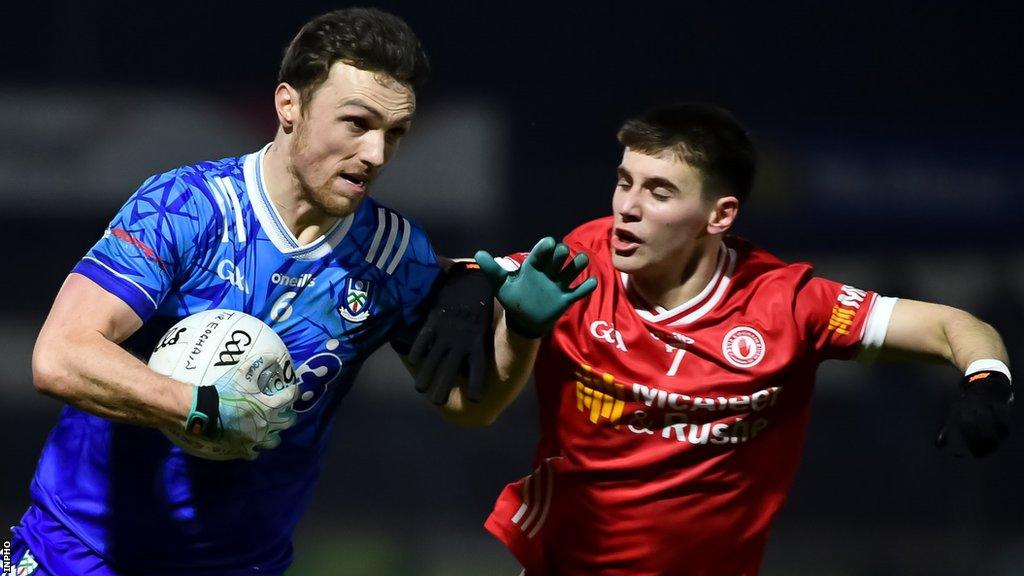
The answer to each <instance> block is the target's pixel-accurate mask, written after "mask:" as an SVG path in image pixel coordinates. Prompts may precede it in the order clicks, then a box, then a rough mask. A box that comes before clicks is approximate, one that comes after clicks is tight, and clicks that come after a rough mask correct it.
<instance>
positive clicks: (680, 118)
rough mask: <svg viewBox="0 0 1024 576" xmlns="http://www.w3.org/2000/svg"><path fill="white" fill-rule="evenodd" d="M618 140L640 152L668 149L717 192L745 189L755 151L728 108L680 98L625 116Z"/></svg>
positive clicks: (749, 184) (743, 193) (736, 192)
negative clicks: (626, 117)
mask: <svg viewBox="0 0 1024 576" xmlns="http://www.w3.org/2000/svg"><path fill="white" fill-rule="evenodd" d="M618 136H619V142H620V143H621V144H622V145H623V146H626V147H628V148H630V149H633V150H636V151H637V152H640V153H643V154H649V155H654V154H660V153H662V152H665V151H671V152H673V153H675V154H677V155H678V156H679V157H680V158H681V159H682V160H684V161H685V162H686V163H687V164H689V165H690V166H693V167H694V168H696V169H697V170H699V171H700V173H701V175H702V176H703V177H704V179H705V182H706V183H707V184H709V186H708V188H710V189H711V191H712V193H713V194H715V195H716V196H728V195H732V196H736V197H737V198H738V199H739V200H740V201H743V200H745V199H746V198H747V196H749V195H750V188H751V187H752V185H753V181H754V174H755V172H756V170H757V153H756V151H755V150H754V144H753V142H751V141H750V137H749V136H748V135H747V132H746V130H745V129H744V128H743V126H742V125H741V124H740V123H739V121H738V120H736V118H735V117H734V116H733V115H732V114H730V113H729V112H728V111H727V110H725V109H723V108H719V107H718V106H714V105H711V104H702V103H695V102H684V103H680V104H673V105H671V106H666V107H663V108H656V109H654V110H651V111H650V112H647V113H646V114H644V115H642V116H640V117H637V118H631V119H629V120H627V121H626V122H625V123H624V124H623V125H622V128H621V129H619V134H618Z"/></svg>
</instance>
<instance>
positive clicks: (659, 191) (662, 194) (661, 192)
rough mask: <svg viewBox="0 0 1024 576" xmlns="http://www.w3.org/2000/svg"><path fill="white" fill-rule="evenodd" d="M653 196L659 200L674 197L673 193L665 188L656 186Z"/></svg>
mask: <svg viewBox="0 0 1024 576" xmlns="http://www.w3.org/2000/svg"><path fill="white" fill-rule="evenodd" d="M651 196H653V197H654V199H655V200H657V201H659V202H664V201H666V200H669V199H671V198H672V194H671V193H669V192H668V191H666V190H665V189H664V188H655V189H654V190H651Z"/></svg>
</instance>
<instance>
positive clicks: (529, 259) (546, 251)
mask: <svg viewBox="0 0 1024 576" xmlns="http://www.w3.org/2000/svg"><path fill="white" fill-rule="evenodd" d="M555 244H556V242H555V239H554V238H552V237H550V236H547V237H545V238H541V239H540V241H539V242H537V244H535V245H534V246H533V249H532V250H530V253H529V254H528V255H527V256H526V260H525V261H524V262H523V268H528V267H530V268H536V269H537V270H540V271H541V272H543V271H545V270H547V267H548V265H549V264H551V257H552V253H553V252H554V250H555Z"/></svg>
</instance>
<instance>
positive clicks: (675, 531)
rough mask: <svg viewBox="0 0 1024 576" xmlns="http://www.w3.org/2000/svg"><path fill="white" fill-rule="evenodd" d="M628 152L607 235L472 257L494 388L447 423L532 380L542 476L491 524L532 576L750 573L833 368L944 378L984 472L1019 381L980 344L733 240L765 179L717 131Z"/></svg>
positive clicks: (457, 407) (954, 436) (637, 134)
mask: <svg viewBox="0 0 1024 576" xmlns="http://www.w3.org/2000/svg"><path fill="white" fill-rule="evenodd" d="M619 141H620V142H621V143H622V145H623V146H624V148H625V150H624V152H623V155H622V162H621V163H620V165H619V167H618V182H617V184H616V186H615V192H614V194H613V196H612V215H611V216H609V217H606V218H602V219H599V220H595V221H592V222H589V223H587V224H584V225H583V226H580V227H579V228H577V229H576V230H574V231H573V232H571V233H570V234H569V235H568V236H566V237H565V240H564V243H562V244H556V243H555V241H554V240H551V239H546V240H544V241H542V242H541V243H540V244H538V246H537V247H535V248H534V250H533V251H532V252H531V254H530V255H528V256H526V255H524V254H517V255H513V256H512V257H510V258H504V259H498V261H495V259H493V258H491V256H490V255H488V254H487V253H486V252H480V253H478V254H477V258H476V259H477V262H478V263H479V264H480V266H481V267H482V269H483V272H484V273H485V274H486V275H487V276H488V277H490V278H491V279H492V281H493V283H494V285H495V286H496V287H497V297H498V300H499V301H500V303H501V304H502V305H503V306H504V308H505V314H504V316H503V319H502V320H501V321H500V322H499V323H498V327H497V335H496V338H495V342H496V343H497V344H498V347H497V348H496V349H495V360H496V361H495V368H496V370H495V371H494V377H493V380H492V381H491V383H490V385H491V386H492V388H491V389H490V390H489V397H488V398H487V399H485V401H484V402H481V403H479V404H467V403H464V402H462V398H461V391H460V390H459V389H458V388H456V393H454V394H453V395H452V397H451V399H450V401H449V403H448V404H447V406H446V409H447V410H448V411H449V412H451V413H452V414H453V415H454V417H456V418H459V419H465V420H472V421H477V422H489V421H492V420H493V419H494V418H495V417H496V416H497V415H498V413H500V412H501V410H502V409H503V408H504V406H505V405H507V404H508V403H509V402H511V400H512V399H513V398H514V397H515V396H516V394H518V392H519V390H520V389H521V387H522V385H523V383H524V382H525V380H526V377H527V375H528V374H529V372H530V370H531V368H533V366H534V360H536V383H537V393H538V397H539V402H540V426H541V438H540V443H539V445H538V447H537V452H536V455H535V462H534V463H535V466H536V468H535V470H534V471H533V473H532V474H530V475H528V476H526V477H525V478H523V479H521V480H519V481H518V482H515V483H512V484H509V485H508V486H507V487H506V488H505V490H504V491H503V492H502V494H501V496H500V497H499V499H498V501H497V504H496V505H495V508H494V511H493V512H492V514H491V516H490V517H489V518H488V520H487V523H486V526H487V529H488V530H489V531H491V532H492V533H493V534H494V535H496V536H497V537H498V538H499V539H501V540H502V541H503V542H504V543H505V544H506V545H507V546H508V547H509V548H510V549H511V551H512V552H513V553H514V554H515V556H516V558H517V559H518V560H519V561H520V562H521V563H522V564H523V566H524V567H525V568H526V570H525V574H526V575H527V576H548V575H556V574H557V575H559V576H584V575H585V576H595V575H602V576H655V575H658V576H670V575H671V576H739V575H745V576H751V575H754V574H756V573H757V572H758V569H759V565H760V562H761V556H762V552H763V548H764V545H765V542H766V539H767V534H768V528H769V526H770V524H771V522H772V519H773V518H774V517H775V515H776V513H777V512H778V510H779V508H780V507H781V506H782V503H783V501H784V500H785V497H786V493H787V491H788V489H789V486H790V484H791V483H792V480H793V476H794V473H795V471H796V467H797V462H798V460H799V454H800V449H801V446H802V443H803V437H804V430H805V428H806V425H807V420H808V415H809V410H810V399H811V392H812V389H813V382H814V374H815V371H816V369H817V366H818V364H819V363H821V362H822V361H823V360H825V359H829V358H843V359H848V358H853V357H855V356H857V355H865V356H869V355H873V354H876V353H878V352H883V353H886V352H888V353H897V354H903V355H906V354H909V355H913V356H916V357H920V358H923V359H930V360H937V361H946V362H949V363H951V364H953V365H955V366H956V368H957V369H959V370H960V372H961V373H962V374H964V376H963V378H962V380H961V387H962V394H961V397H960V398H959V399H958V400H957V402H956V403H955V405H954V406H953V409H952V410H951V412H950V418H949V420H948V421H947V423H946V426H945V427H944V430H943V433H942V434H941V435H940V443H942V442H946V441H948V442H950V443H951V444H956V445H958V446H959V447H962V448H966V449H968V450H970V451H971V452H972V453H973V454H975V455H976V456H981V455H985V454H987V453H989V452H991V451H993V450H995V448H996V447H997V445H998V444H999V442H1000V441H1001V440H1002V439H1003V438H1005V437H1006V435H1007V434H1008V428H1007V422H1008V405H1009V403H1010V401H1011V399H1012V394H1011V390H1010V373H1009V370H1008V368H1007V367H1006V362H1007V355H1006V350H1005V348H1004V346H1003V343H1002V341H1001V339H1000V337H999V335H998V334H997V333H996V332H995V331H994V330H993V329H992V328H991V327H990V326H988V325H987V324H985V323H983V322H981V321H979V320H977V319H976V318H974V317H973V316H971V315H969V314H967V313H966V312H962V311H960V310H956V309H953V308H949V307H946V306H940V305H936V304H928V303H924V302H916V301H913V300H905V299H896V298H887V297H883V296H880V295H878V294H876V293H874V292H869V291H865V290H860V289H858V288H855V287H853V286H848V285H844V284H841V283H839V282H833V281H831V280H826V279H824V278H820V277H816V276H814V273H813V268H812V267H811V266H810V265H808V264H786V263H784V262H782V261H780V260H778V259H777V258H775V257H773V256H772V255H770V254H768V253H767V252H765V251H763V250H761V249H759V248H757V247H755V246H753V245H751V244H750V243H748V242H746V241H744V240H741V239H739V238H736V237H734V236H730V235H728V231H729V229H730V228H731V227H732V225H733V223H734V222H735V220H736V217H737V215H738V214H739V209H740V206H741V203H742V202H743V200H744V199H745V198H746V196H747V194H748V193H749V190H750V188H751V182H752V180H753V177H754V171H755V154H754V148H753V145H752V144H751V142H750V140H749V138H748V137H747V135H746V133H745V131H744V130H743V128H742V127H741V126H740V125H739V123H738V122H737V121H736V120H735V119H734V118H733V117H732V116H731V115H730V114H729V113H727V112H725V111H723V110H721V109H719V108H716V107H712V106H706V105H699V104H683V105H676V106H671V107H667V108H662V109H659V110H655V111H653V112H651V113H649V114H647V115H646V116H644V117H642V118H639V119H635V120H630V121H628V122H626V123H625V125H624V126H623V127H622V129H621V130H620V132H619ZM573 253H575V254H576V256H575V257H574V258H573V260H572V261H571V262H569V264H567V265H566V266H565V267H564V268H563V264H564V263H565V262H566V261H567V258H568V256H569V255H570V254H573ZM584 255H589V259H590V261H591V264H590V267H589V268H588V270H589V272H590V273H591V274H592V275H593V278H594V279H596V280H597V283H598V288H597V290H596V291H595V292H594V293H593V294H592V295H591V296H590V297H589V299H587V300H584V301H581V302H580V303H579V304H577V305H574V306H573V305H571V299H572V298H569V300H566V299H565V298H566V297H568V296H571V297H575V296H576V295H577V292H578V291H580V290H584V291H588V290H590V289H593V286H592V282H593V280H588V281H587V282H589V283H591V284H587V283H586V282H585V283H582V284H580V285H579V286H577V287H575V288H573V287H572V280H573V279H574V278H575V276H576V274H577V273H578V272H579V271H580V270H582V268H583V267H584V266H586V256H584ZM567 272H568V273H567ZM445 291H447V289H445V290H444V291H442V294H443V293H444V292H445ZM442 297H443V296H442ZM566 308H567V312H566V313H565V314H564V315H561V312H562V311H563V310H566ZM492 392H496V393H493V394H492Z"/></svg>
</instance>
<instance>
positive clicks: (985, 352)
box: [882, 299, 1009, 372]
mask: <svg viewBox="0 0 1024 576" xmlns="http://www.w3.org/2000/svg"><path fill="white" fill-rule="evenodd" d="M882 354H883V356H885V357H889V358H916V359H922V360H928V361H932V362H943V361H945V362H949V363H951V364H953V365H954V366H956V367H957V368H959V369H960V371H961V372H966V371H967V369H968V367H969V366H970V365H971V363H973V362H975V361H977V360H983V359H995V360H999V361H1000V362H1002V363H1004V364H1008V363H1009V359H1008V356H1007V353H1006V346H1005V345H1004V344H1003V340H1002V338H1000V337H999V333H998V332H996V331H995V329H994V328H992V327H991V326H989V325H988V324H986V323H985V322H982V321H981V320H979V319H977V318H975V317H974V316H972V315H971V314H969V313H967V312H964V311H963V310H959V309H957V308H952V307H950V306H943V305H941V304H931V303H928V302H920V301H916V300H905V299H900V300H898V301H897V302H896V305H895V307H894V308H893V311H892V317H891V318H890V319H889V328H888V331H887V332H886V335H885V342H884V343H883V344H882Z"/></svg>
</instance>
